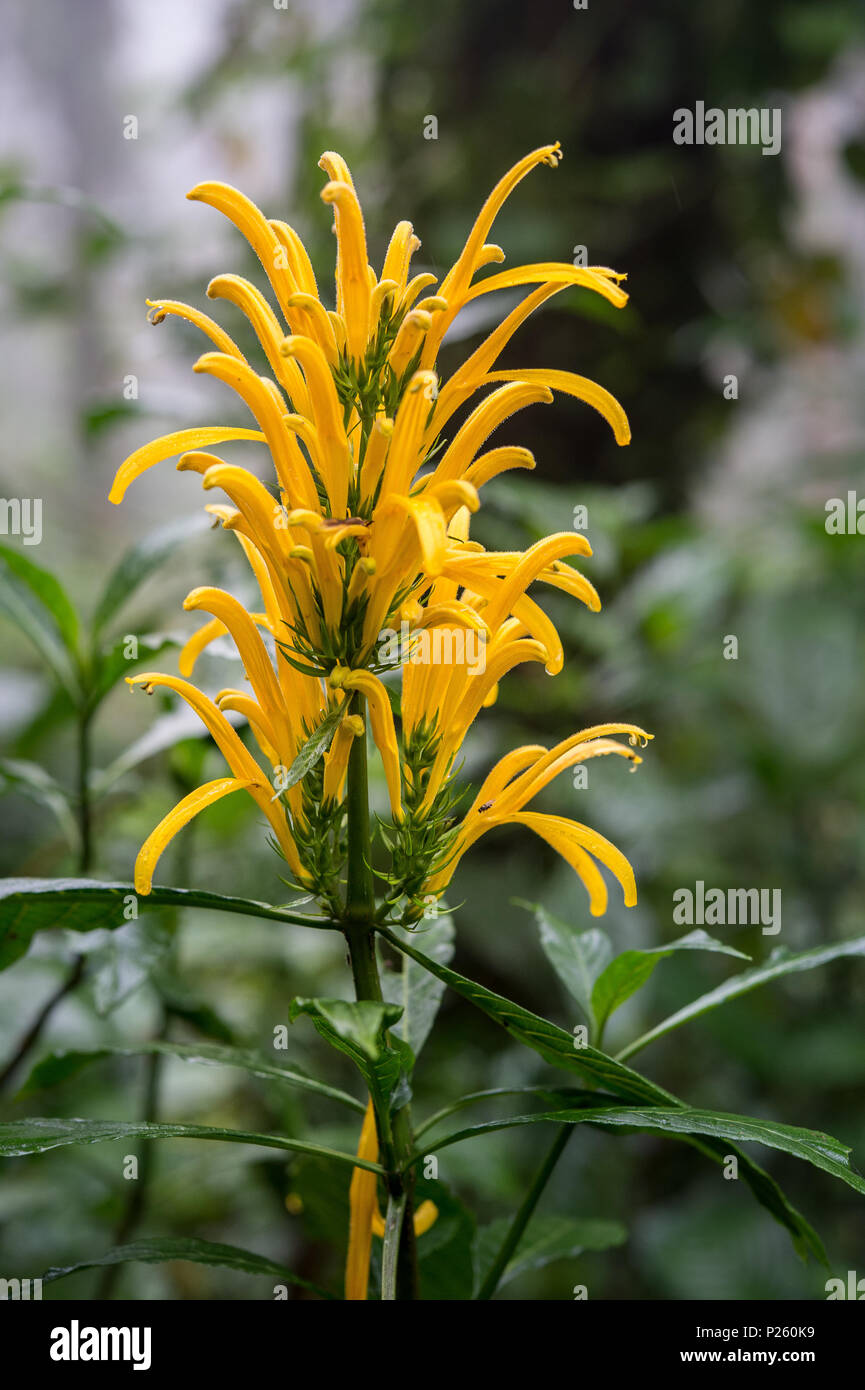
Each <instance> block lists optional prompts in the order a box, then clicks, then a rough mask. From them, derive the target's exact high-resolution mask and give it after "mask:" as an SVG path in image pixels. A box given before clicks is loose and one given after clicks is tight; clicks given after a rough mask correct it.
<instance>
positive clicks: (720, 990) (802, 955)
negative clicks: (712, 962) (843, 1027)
mask: <svg viewBox="0 0 865 1390" xmlns="http://www.w3.org/2000/svg"><path fill="white" fill-rule="evenodd" d="M847 956H865V936H857V937H853V938H852V939H851V940H850V941H835V942H833V943H832V944H831V945H829V946H815V947H814V948H813V949H812V950H810V951H797V952H793V951H790V950H788V949H787V948H786V947H785V946H779V947H778V948H777V949H776V950H774V951H773V952H772V954H771V955H770V957H769V959H768V960H767V961H766V963H765V964H764V965H755V966H754V967H753V969H751V970H743V971H742V973H741V974H740V975H731V976H730V978H729V979H728V980H725V981H724V983H723V984H721V985H718V987H717V989H711V990H709V992H708V994H701V995H700V996H699V998H698V999H694V1000H692V1002H691V1003H690V1004H686V1005H685V1007H684V1008H683V1009H679V1010H678V1011H677V1012H676V1013H674V1014H670V1016H669V1018H665V1019H664V1020H663V1022H662V1023H659V1024H657V1025H656V1026H655V1027H654V1028H651V1029H650V1030H649V1032H648V1033H644V1034H643V1036H642V1037H641V1038H637V1039H635V1041H634V1042H632V1043H629V1044H628V1046H627V1047H624V1048H622V1050H621V1052H619V1053H618V1057H619V1059H620V1060H623V1059H624V1058H625V1057H631V1056H633V1054H634V1053H635V1052H640V1051H642V1049H643V1048H644V1047H648V1045H649V1043H652V1042H655V1041H656V1040H657V1039H658V1038H662V1037H663V1036H664V1034H665V1033H671V1032H672V1031H673V1029H674V1028H679V1027H681V1025H682V1024H683V1023H689V1022H690V1021H691V1019H693V1018H699V1017H700V1015H701V1014H705V1013H708V1012H709V1011H710V1009H717V1008H718V1007H719V1005H721V1004H726V1003H728V1002H729V1001H730V1000H731V999H738V998H739V997H740V996H741V995H743V994H748V993H750V991H751V990H752V989H757V988H759V986H760V985H765V984H768V983H769V982H770V981H771V980H779V979H781V978H782V977H783V976H784V975H796V974H798V973H799V971H801V970H815V969H816V968H817V966H818V965H828V964H829V962H830V961H833V960H842V959H844V958H845V957H847Z"/></svg>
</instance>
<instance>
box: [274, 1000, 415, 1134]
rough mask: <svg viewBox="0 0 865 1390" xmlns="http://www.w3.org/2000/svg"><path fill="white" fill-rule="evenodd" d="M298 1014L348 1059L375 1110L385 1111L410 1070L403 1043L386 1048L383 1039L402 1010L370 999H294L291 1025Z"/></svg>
mask: <svg viewBox="0 0 865 1390" xmlns="http://www.w3.org/2000/svg"><path fill="white" fill-rule="evenodd" d="M301 1014H309V1016H310V1018H311V1019H312V1021H313V1023H314V1025H315V1028H316V1030H317V1032H318V1033H320V1034H321V1036H322V1037H323V1038H324V1039H325V1041H326V1042H328V1043H330V1045H331V1047H335V1048H336V1049H337V1051H338V1052H342V1053H343V1054H344V1055H345V1056H346V1057H350V1058H351V1060H352V1061H353V1062H354V1064H355V1066H356V1067H357V1068H358V1070H359V1071H360V1073H361V1075H362V1077H363V1079H364V1081H365V1082H366V1084H367V1089H368V1090H369V1093H370V1095H371V1096H372V1098H373V1101H374V1103H375V1106H376V1109H377V1110H379V1112H381V1111H382V1110H384V1109H386V1108H387V1107H388V1106H389V1105H390V1102H391V1099H392V1097H393V1096H394V1095H395V1093H396V1091H397V1087H398V1085H399V1082H400V1078H401V1076H402V1075H403V1073H404V1072H405V1071H406V1070H408V1069H409V1067H410V1062H409V1058H410V1053H409V1051H408V1049H407V1047H406V1045H405V1043H402V1042H399V1041H398V1040H393V1041H392V1044H391V1046H390V1047H388V1045H387V1042H386V1039H385V1031H386V1029H388V1028H390V1027H391V1026H392V1025H393V1024H394V1023H396V1021H397V1019H398V1018H399V1017H400V1015H401V1014H402V1009H400V1008H398V1007H396V1006H395V1005H393V1004H382V1003H378V1002H377V1001H375V1000H372V999H358V1000H354V1001H349V1000H345V999H302V998H299V999H293V1000H292V1001H291V1007H290V1009H289V1018H290V1019H291V1021H292V1023H293V1022H294V1021H295V1019H297V1018H298V1017H299V1016H300V1015H301Z"/></svg>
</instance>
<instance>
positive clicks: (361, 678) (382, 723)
mask: <svg viewBox="0 0 865 1390" xmlns="http://www.w3.org/2000/svg"><path fill="white" fill-rule="evenodd" d="M332 679H333V677H331V680H332ZM342 688H343V690H359V691H360V693H361V695H363V697H364V698H365V700H366V703H367V708H368V709H369V722H370V725H371V727H372V736H373V739H374V740H375V744H376V747H377V748H378V751H379V753H380V754H381V760H382V762H383V764H384V775H385V780H386V782H387V790H388V796H389V798H390V810H391V815H392V816H393V818H394V820H395V821H401V820H402V819H403V813H402V791H401V772H400V757H399V744H398V743H397V737H396V728H395V727H394V721H393V710H392V709H391V707H390V699H389V698H388V693H387V688H386V687H385V686H384V685H383V684H382V682H381V681H380V680H379V678H378V676H374V675H373V674H372V672H371V671H350V672H349V673H348V675H347V676H345V677H344V678H343V679H342Z"/></svg>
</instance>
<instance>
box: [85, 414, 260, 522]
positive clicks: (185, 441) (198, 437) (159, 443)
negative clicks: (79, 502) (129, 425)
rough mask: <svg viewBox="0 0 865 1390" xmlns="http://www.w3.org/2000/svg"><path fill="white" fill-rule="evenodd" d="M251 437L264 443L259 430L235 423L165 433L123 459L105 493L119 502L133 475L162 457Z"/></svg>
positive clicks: (160, 460)
mask: <svg viewBox="0 0 865 1390" xmlns="http://www.w3.org/2000/svg"><path fill="white" fill-rule="evenodd" d="M237 439H253V440H255V441H256V443H264V435H263V434H262V433H261V431H260V430H246V429H240V428H238V427H237V426H236V425H218V426H206V427H204V428H203V429H197V430H177V431H176V432H175V433H174V434H164V435H162V437H161V438H160V439H154V440H151V442H150V443H149V444H144V445H143V446H142V447H141V448H140V449H136V450H135V452H134V453H132V454H130V455H129V457H128V458H127V459H124V461H123V463H121V465H120V467H119V468H118V470H117V472H116V474H115V475H114V482H113V483H112V485H111V491H110V492H109V494H108V500H109V502H113V503H114V504H115V506H116V505H118V504H119V503H120V502H122V501H123V498H124V497H125V496H126V491H127V489H128V488H129V486H130V484H131V483H134V482H135V479H136V478H140V477H141V474H142V473H145V472H146V471H147V469H148V468H152V467H153V465H154V464H155V463H162V462H163V460H165V459H170V458H175V457H176V456H177V455H178V454H185V453H186V452H187V451H188V450H190V449H202V448H204V447H205V446H206V445H208V444H226V443H228V442H229V441H230V440H237Z"/></svg>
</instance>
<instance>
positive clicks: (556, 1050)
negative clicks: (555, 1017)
mask: <svg viewBox="0 0 865 1390" xmlns="http://www.w3.org/2000/svg"><path fill="white" fill-rule="evenodd" d="M382 935H383V936H385V937H386V939H387V940H388V941H390V942H391V944H392V945H394V946H395V947H396V948H397V950H399V951H402V952H403V953H404V954H406V955H409V956H412V957H413V958H414V960H416V961H417V962H418V964H419V965H422V966H423V967H424V968H425V969H426V970H429V971H430V973H431V974H433V975H435V976H437V977H438V979H440V980H441V981H442V982H443V983H444V984H445V985H447V986H448V987H449V988H450V989H452V990H454V992H455V993H456V994H461V995H462V997H463V998H464V999H468V1000H469V1002H470V1003H472V1004H474V1005H475V1007H476V1008H478V1009H480V1010H481V1011H482V1012H483V1013H485V1014H486V1015H487V1017H488V1018H491V1019H493V1021H494V1022H495V1023H497V1024H499V1026H500V1027H502V1028H504V1029H506V1031H507V1032H508V1033H510V1035H511V1037H513V1038H515V1039H516V1041H517V1042H520V1043H522V1044H523V1045H524V1046H525V1047H530V1048H532V1049H533V1050H534V1051H535V1052H538V1053H540V1055H541V1056H542V1057H543V1058H544V1060H545V1061H547V1062H550V1063H551V1064H552V1066H554V1067H561V1068H563V1069H564V1070H565V1071H570V1072H574V1073H576V1075H578V1076H581V1077H582V1078H583V1080H584V1081H586V1080H587V1081H589V1082H591V1083H592V1084H593V1085H595V1086H600V1087H602V1088H603V1089H604V1090H606V1091H610V1092H612V1094H613V1095H616V1096H619V1097H620V1098H621V1099H622V1100H631V1101H637V1102H648V1103H649V1104H654V1105H669V1104H671V1103H672V1102H673V1097H672V1096H671V1095H670V1093H669V1092H668V1091H665V1090H663V1089H662V1087H660V1086H656V1085H655V1084H654V1082H652V1081H649V1080H647V1078H646V1077H644V1076H641V1075H640V1073H639V1072H636V1071H631V1069H630V1067H625V1066H623V1065H622V1064H621V1063H620V1062H617V1061H614V1059H613V1058H612V1057H608V1056H607V1055H606V1053H604V1052H599V1051H598V1050H597V1048H594V1047H588V1046H587V1047H577V1046H575V1039H574V1038H573V1037H572V1035H571V1034H570V1033H566V1032H565V1030H564V1028H559V1027H558V1026H557V1025H556V1024H555V1023H549V1022H548V1021H547V1020H546V1019H545V1018H540V1017H539V1016H538V1015H537V1014H533V1013H531V1012H530V1011H529V1010H528V1009H523V1008H521V1007H520V1005H519V1004H514V1003H513V1002H512V1001H511V1000H510V999H505V998H503V996H502V995H500V994H494V993H493V992H492V990H488V989H484V987H483V985H479V984H476V983H475V981H474V980H469V979H467V978H466V977H465V975H458V974H457V972H456V971H455V970H451V969H449V968H448V966H446V965H441V964H440V963H439V962H438V961H435V960H432V959H431V958H430V957H428V956H425V955H422V954H421V952H420V951H418V950H417V948H416V947H415V946H412V945H409V943H408V942H407V941H403V940H399V939H398V938H397V937H396V936H395V935H393V934H392V933H391V932H390V931H386V930H382Z"/></svg>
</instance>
